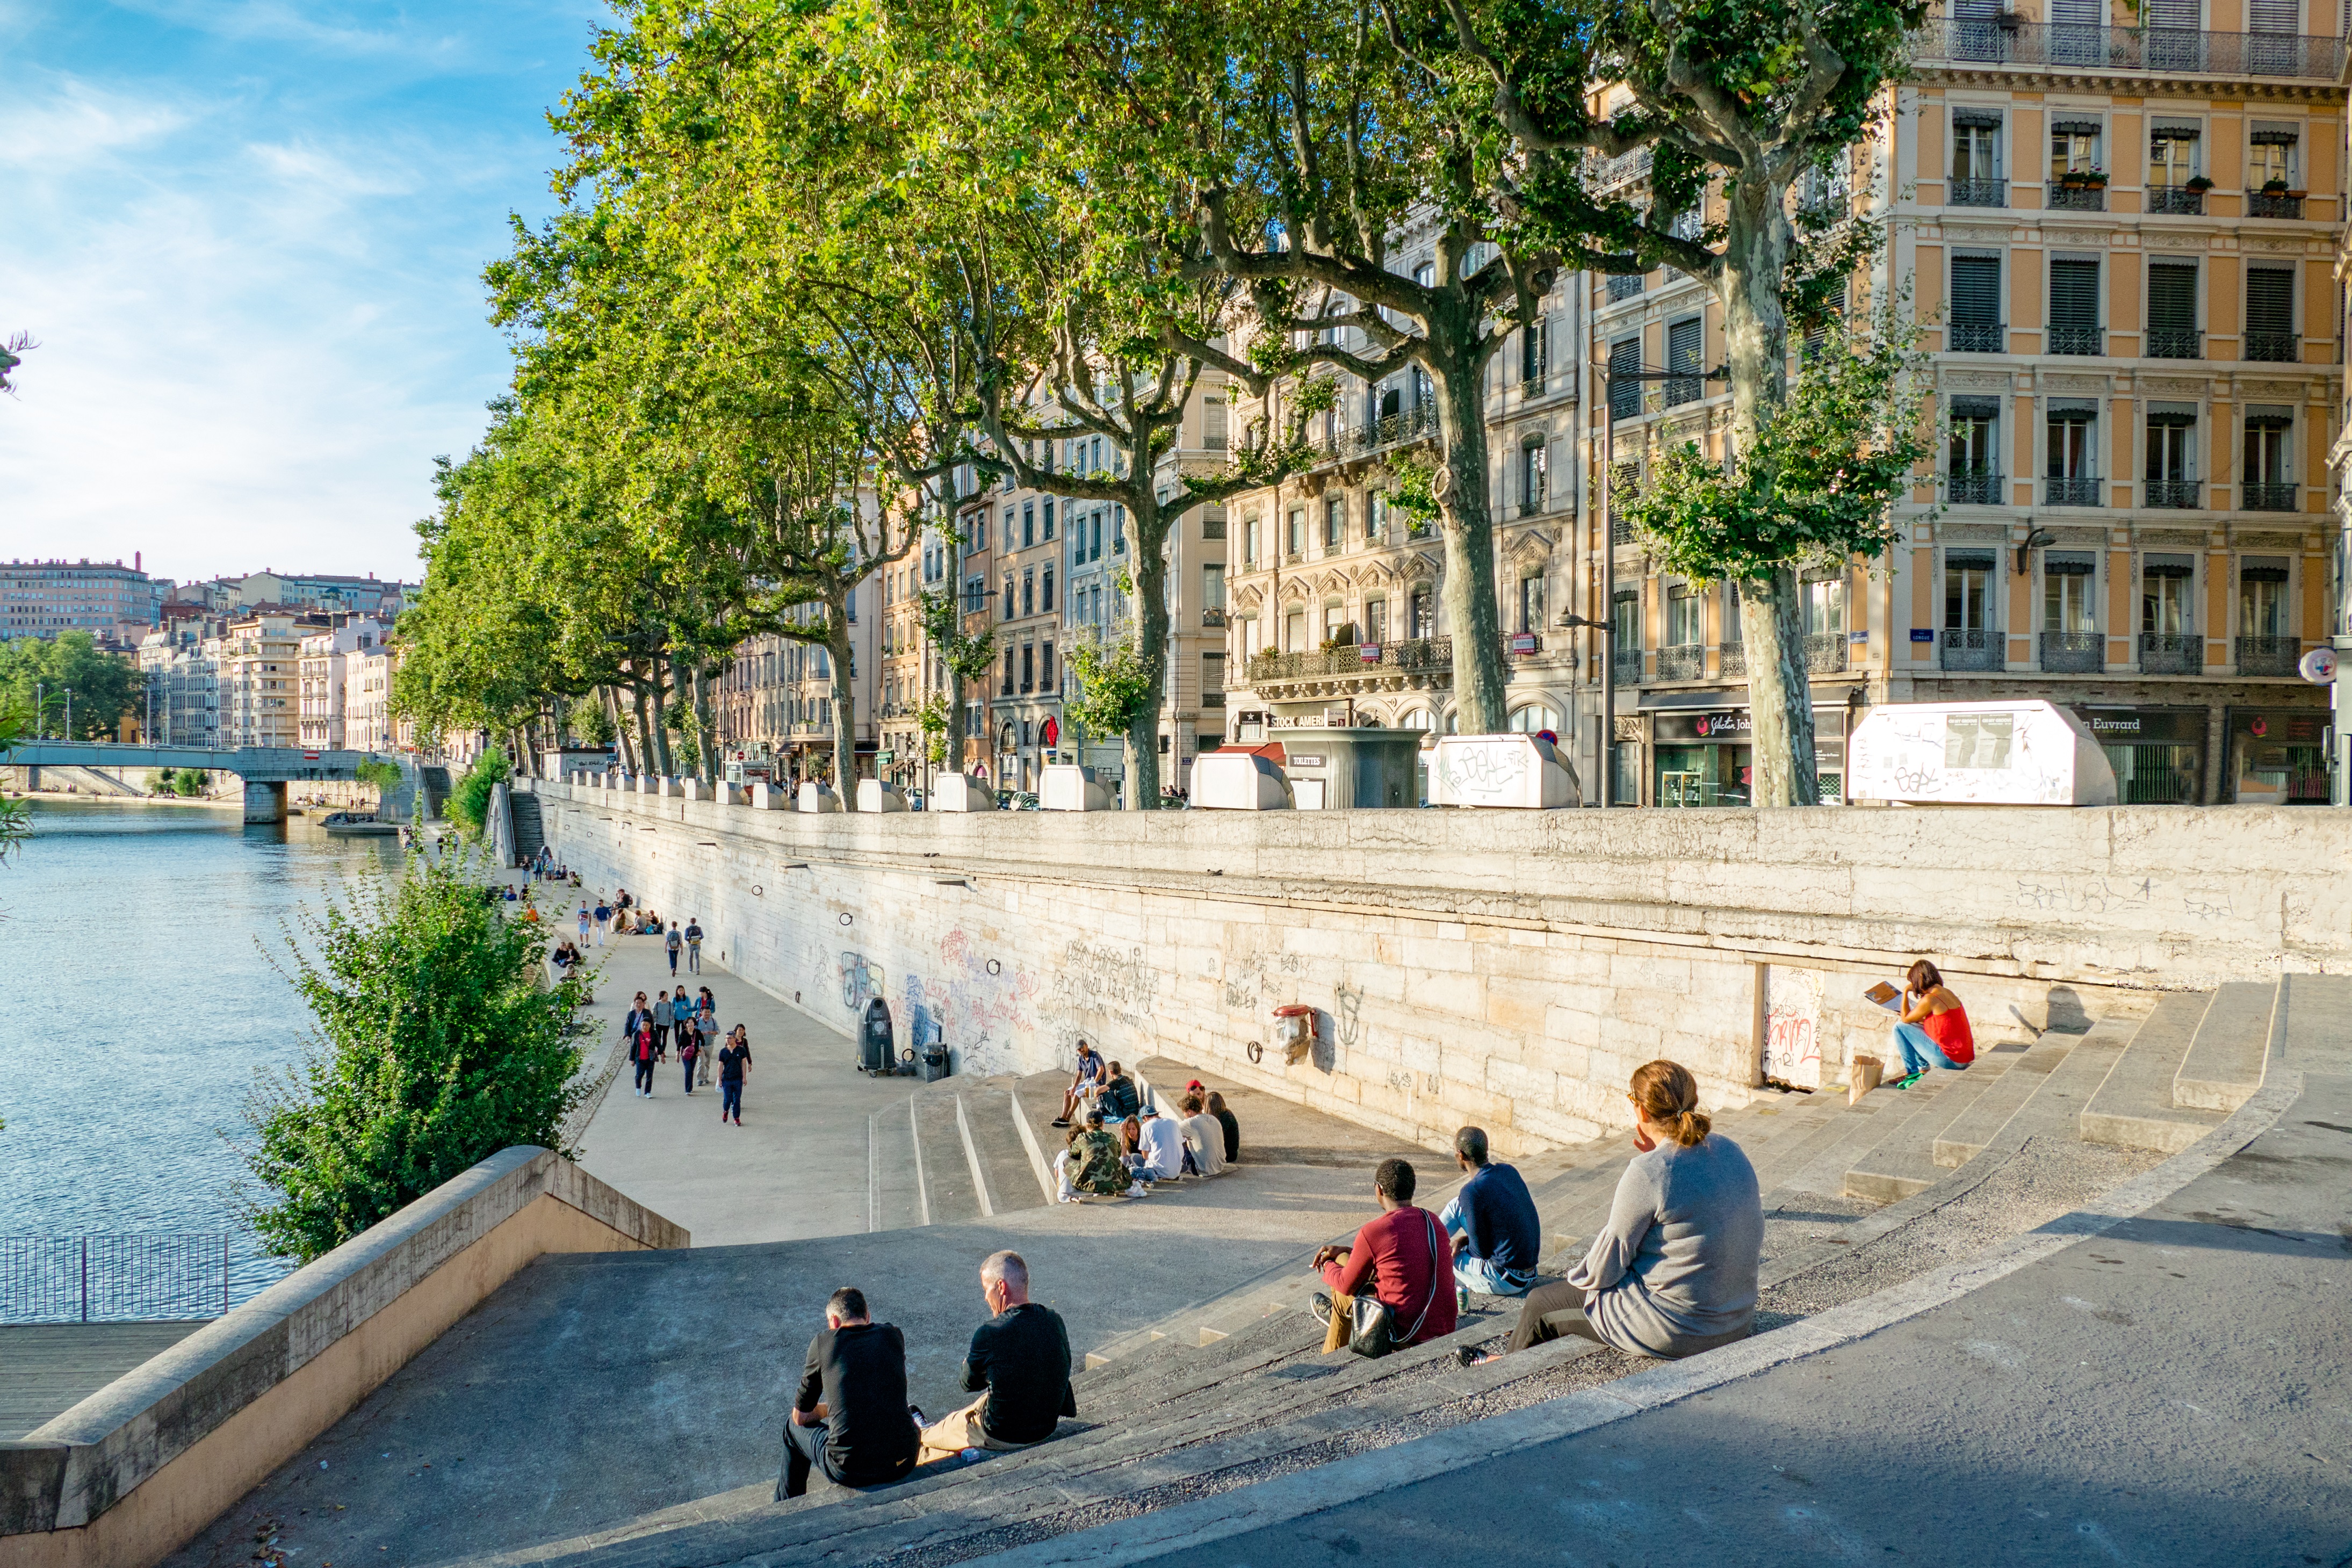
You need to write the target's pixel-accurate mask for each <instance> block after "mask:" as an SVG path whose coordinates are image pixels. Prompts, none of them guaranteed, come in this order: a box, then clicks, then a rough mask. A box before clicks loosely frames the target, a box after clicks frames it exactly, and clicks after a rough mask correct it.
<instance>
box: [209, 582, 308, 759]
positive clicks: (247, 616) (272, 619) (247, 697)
mask: <svg viewBox="0 0 2352 1568" xmlns="http://www.w3.org/2000/svg"><path fill="white" fill-rule="evenodd" d="M321 629H323V627H322V622H320V620H319V619H316V618H313V617H311V616H307V615H301V614H298V613H296V612H293V611H290V610H285V609H264V610H255V611H249V612H245V613H243V614H240V615H236V616H232V617H230V618H229V619H228V622H227V624H226V629H225V631H224V632H223V634H222V637H221V642H220V730H219V735H220V740H219V744H220V745H222V746H226V747H244V746H289V747H290V746H294V745H297V744H299V741H300V739H301V694H300V685H299V683H300V680H301V664H302V639H303V638H304V637H305V636H307V635H309V634H310V632H315V631H319V630H321Z"/></svg>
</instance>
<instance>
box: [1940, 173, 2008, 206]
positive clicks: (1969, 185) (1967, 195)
mask: <svg viewBox="0 0 2352 1568" xmlns="http://www.w3.org/2000/svg"><path fill="white" fill-rule="evenodd" d="M1947 205H1948V206H1955V207H2005V206H2007V205H2009V182H2008V181H2006V180H1966V179H1960V178H1958V177H1957V176H1956V177H1954V179H1953V181H1952V183H1951V199H1950V201H1949V202H1948V203H1947Z"/></svg>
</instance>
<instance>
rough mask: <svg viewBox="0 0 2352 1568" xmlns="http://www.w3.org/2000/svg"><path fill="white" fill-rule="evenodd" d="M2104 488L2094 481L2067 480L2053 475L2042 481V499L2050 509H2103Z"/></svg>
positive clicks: (2086, 479) (2090, 479)
mask: <svg viewBox="0 0 2352 1568" xmlns="http://www.w3.org/2000/svg"><path fill="white" fill-rule="evenodd" d="M2104 489H2105V486H2104V485H2102V484H2101V483H2100V481H2098V480H2096V479H2092V478H2080V477H2078V478H2073V479H2067V478H2061V477H2060V476H2057V475H2055V474H2053V475H2052V476H2050V477H2049V478H2047V479H2044V480H2042V502H2043V504H2044V505H2046V506H2052V507H2104V506H2105V505H2106V504H2107V503H2106V499H2105V497H2104V496H2103V495H2102V494H2101V492H2102V491H2103V490H2104Z"/></svg>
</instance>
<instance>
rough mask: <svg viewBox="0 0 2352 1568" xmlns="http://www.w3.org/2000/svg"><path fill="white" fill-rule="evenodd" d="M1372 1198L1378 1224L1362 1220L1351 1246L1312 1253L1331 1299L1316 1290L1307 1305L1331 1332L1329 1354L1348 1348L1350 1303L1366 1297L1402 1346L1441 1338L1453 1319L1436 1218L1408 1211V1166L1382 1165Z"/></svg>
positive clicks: (1410, 1176)
mask: <svg viewBox="0 0 2352 1568" xmlns="http://www.w3.org/2000/svg"><path fill="white" fill-rule="evenodd" d="M1372 1192H1373V1196H1375V1197H1378V1198H1379V1199H1380V1203H1381V1213H1380V1218H1377V1219H1368V1220H1366V1221H1365V1222H1364V1226H1363V1228H1362V1229H1360V1230H1359V1231H1357V1232H1356V1241H1355V1245H1354V1246H1352V1247H1325V1248H1321V1249H1318V1250H1317V1252H1316V1254H1315V1267H1316V1268H1317V1269H1318V1270H1321V1271H1322V1274H1323V1281H1324V1283H1326V1284H1328V1285H1329V1286H1330V1287H1331V1294H1330V1295H1328V1296H1327V1295H1324V1294H1322V1293H1321V1292H1320V1291H1318V1292H1317V1293H1316V1296H1315V1300H1314V1301H1313V1303H1312V1305H1313V1308H1314V1312H1315V1316H1316V1319H1317V1321H1318V1322H1322V1323H1323V1324H1325V1325H1326V1326H1327V1327H1328V1330H1329V1337H1328V1338H1327V1339H1326V1340H1325V1341H1324V1345H1323V1348H1324V1349H1326V1350H1337V1349H1339V1347H1340V1346H1341V1345H1343V1344H1345V1343H1348V1326H1349V1321H1350V1315H1351V1313H1352V1312H1353V1310H1354V1301H1353V1298H1354V1297H1356V1296H1358V1295H1360V1294H1362V1293H1364V1292H1366V1291H1370V1293H1371V1294H1372V1295H1374V1296H1376V1297H1377V1298H1379V1299H1380V1301H1381V1302H1383V1303H1384V1304H1385V1305H1386V1306H1387V1307H1388V1309H1389V1312H1391V1315H1392V1317H1393V1321H1394V1326H1393V1328H1392V1330H1391V1333H1393V1334H1394V1336H1395V1343H1396V1344H1397V1345H1398V1347H1399V1348H1402V1347H1403V1346H1405V1345H1409V1344H1421V1343H1425V1342H1427V1341H1429V1340H1433V1339H1443V1338H1444V1337H1445V1336H1446V1335H1447V1334H1450V1333H1453V1332H1454V1324H1455V1322H1456V1321H1457V1320H1456V1314H1455V1310H1454V1292H1453V1291H1452V1290H1451V1289H1449V1288H1448V1287H1449V1285H1450V1284H1451V1281H1448V1280H1447V1278H1446V1272H1445V1270H1444V1267H1443V1264H1442V1261H1441V1260H1442V1259H1443V1257H1444V1251H1443V1243H1441V1242H1440V1241H1439V1240H1438V1239H1437V1238H1438V1236H1439V1234H1440V1232H1439V1229H1438V1225H1437V1216H1435V1215H1433V1214H1432V1213H1430V1212H1429V1210H1427V1209H1425V1208H1416V1207H1413V1202H1412V1192H1413V1174H1412V1166H1411V1165H1410V1164H1408V1163H1406V1162H1405V1161H1403V1160H1382V1161H1381V1167H1380V1169H1379V1170H1378V1171H1376V1172H1374V1173H1373V1176H1372Z"/></svg>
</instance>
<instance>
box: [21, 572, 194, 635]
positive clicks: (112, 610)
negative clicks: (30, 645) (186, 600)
mask: <svg viewBox="0 0 2352 1568" xmlns="http://www.w3.org/2000/svg"><path fill="white" fill-rule="evenodd" d="M141 560H142V557H140V556H137V555H133V556H132V557H131V564H130V565H129V566H125V565H123V564H122V563H121V561H119V560H117V561H93V560H90V559H87V558H84V559H79V560H12V561H6V562H0V642H7V641H9V640H11V639H14V638H17V637H56V636H58V634H59V633H61V632H89V633H90V634H91V635H92V636H94V637H96V638H97V639H98V640H99V641H100V642H101V643H127V644H128V645H130V646H133V647H135V646H137V645H138V642H139V638H140V635H142V633H143V630H144V629H145V628H146V627H149V626H152V625H154V624H155V623H156V621H157V619H158V617H159V612H161V611H162V609H163V602H164V601H166V600H168V599H169V598H171V597H172V580H171V579H169V578H156V577H150V576H148V575H147V574H146V572H144V571H142V570H140V563H141ZM134 629H137V630H134Z"/></svg>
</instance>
